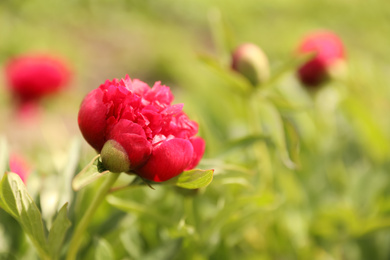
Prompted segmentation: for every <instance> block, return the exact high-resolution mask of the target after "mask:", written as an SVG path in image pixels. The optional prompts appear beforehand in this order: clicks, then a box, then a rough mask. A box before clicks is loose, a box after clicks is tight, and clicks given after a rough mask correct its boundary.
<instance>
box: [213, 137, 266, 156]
mask: <svg viewBox="0 0 390 260" xmlns="http://www.w3.org/2000/svg"><path fill="white" fill-rule="evenodd" d="M268 139H269V137H268V136H265V135H248V136H245V137H243V138H239V139H236V140H233V141H230V142H229V143H228V144H227V145H226V146H225V148H224V149H222V150H223V152H222V153H221V154H220V155H224V154H227V153H230V152H233V151H236V150H238V149H244V148H246V147H248V146H251V145H253V144H255V143H257V142H261V141H266V140H268Z"/></svg>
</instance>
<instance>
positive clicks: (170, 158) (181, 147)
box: [136, 138, 193, 182]
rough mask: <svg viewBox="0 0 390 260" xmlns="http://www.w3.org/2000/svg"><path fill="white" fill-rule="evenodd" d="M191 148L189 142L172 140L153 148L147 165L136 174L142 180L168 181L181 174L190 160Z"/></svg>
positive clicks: (178, 139) (177, 139)
mask: <svg viewBox="0 0 390 260" xmlns="http://www.w3.org/2000/svg"><path fill="white" fill-rule="evenodd" d="M192 154H193V148H192V144H191V142H190V141H188V140H185V139H180V138H174V139H171V140H168V141H165V142H162V143H161V144H160V145H157V146H155V147H154V148H153V152H152V155H151V156H150V158H149V160H148V161H147V163H146V164H145V165H144V166H143V167H142V168H140V169H137V170H136V173H137V174H138V175H139V176H141V177H142V178H145V179H148V180H152V181H156V182H161V181H166V180H169V179H171V178H173V177H175V176H177V175H179V174H180V173H181V172H183V171H184V169H185V168H186V167H187V166H188V165H189V163H190V162H191V160H192Z"/></svg>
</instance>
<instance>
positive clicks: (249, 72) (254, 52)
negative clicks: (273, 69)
mask: <svg viewBox="0 0 390 260" xmlns="http://www.w3.org/2000/svg"><path fill="white" fill-rule="evenodd" d="M232 69H233V70H235V71H237V72H238V73H241V74H242V75H243V76H244V77H246V78H247V79H248V80H249V81H250V82H251V83H252V84H253V85H254V86H257V85H259V84H261V83H263V82H265V81H267V80H268V78H269V64H268V59H267V56H266V55H265V54H264V52H263V51H262V50H261V49H260V47H258V46H257V45H255V44H253V43H244V44H241V45H240V46H238V47H237V48H236V49H235V51H234V52H233V55H232Z"/></svg>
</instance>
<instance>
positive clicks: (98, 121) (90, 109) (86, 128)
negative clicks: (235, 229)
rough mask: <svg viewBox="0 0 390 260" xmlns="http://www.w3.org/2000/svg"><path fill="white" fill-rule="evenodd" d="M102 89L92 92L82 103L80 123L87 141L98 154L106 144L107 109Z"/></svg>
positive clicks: (79, 116)
mask: <svg viewBox="0 0 390 260" xmlns="http://www.w3.org/2000/svg"><path fill="white" fill-rule="evenodd" d="M102 99H103V93H102V91H101V90H100V89H95V90H93V91H91V92H90V93H89V94H88V95H87V96H86V97H85V98H84V100H83V102H82V103H81V107H80V111H79V115H78V123H79V127H80V130H81V133H82V134H83V136H84V138H85V140H86V141H87V142H88V143H89V144H90V145H91V146H92V147H93V148H95V150H97V151H98V152H100V151H101V149H102V148H103V145H104V143H105V131H106V113H107V107H106V106H105V105H104V104H103V101H102Z"/></svg>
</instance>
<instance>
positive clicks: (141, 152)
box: [112, 133, 152, 169]
mask: <svg viewBox="0 0 390 260" xmlns="http://www.w3.org/2000/svg"><path fill="white" fill-rule="evenodd" d="M112 140H115V141H117V142H118V143H119V144H120V145H121V146H122V147H123V148H124V149H125V151H126V153H127V156H128V157H129V160H130V165H131V166H130V167H131V169H135V168H138V167H140V166H142V165H143V164H145V162H146V161H147V160H148V158H149V156H150V154H151V153H152V145H151V144H150V142H149V141H148V140H147V139H146V138H145V137H143V136H141V135H137V134H128V133H125V134H117V135H115V138H113V139H112Z"/></svg>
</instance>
